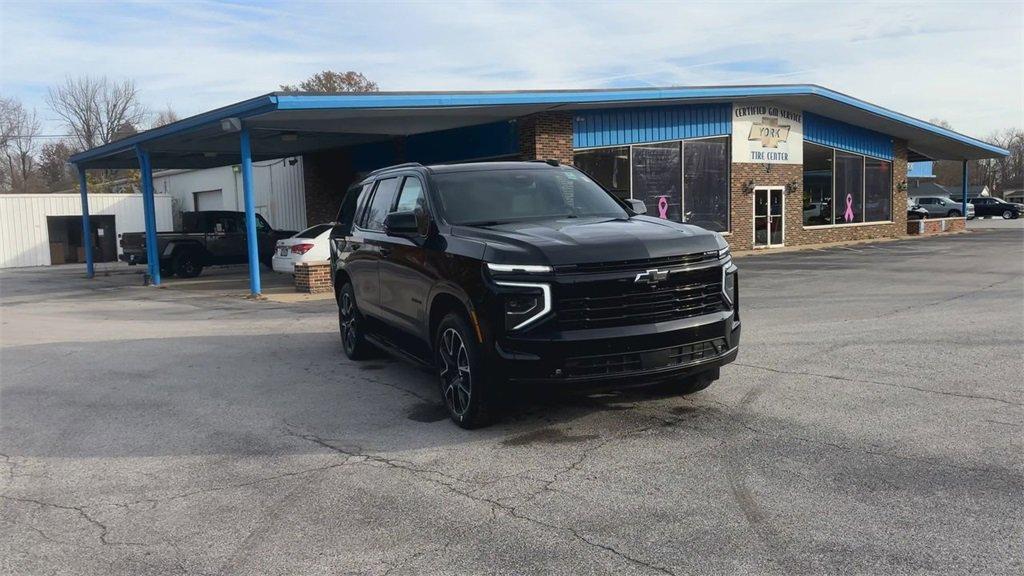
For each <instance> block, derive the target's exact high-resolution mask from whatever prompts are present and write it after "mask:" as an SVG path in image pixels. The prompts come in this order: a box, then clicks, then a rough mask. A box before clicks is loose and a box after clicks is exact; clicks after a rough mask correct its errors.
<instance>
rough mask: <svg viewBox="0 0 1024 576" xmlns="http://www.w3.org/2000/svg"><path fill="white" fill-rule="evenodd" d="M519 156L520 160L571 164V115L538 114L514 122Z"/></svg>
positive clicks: (565, 113)
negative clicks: (516, 126)
mask: <svg viewBox="0 0 1024 576" xmlns="http://www.w3.org/2000/svg"><path fill="white" fill-rule="evenodd" d="M517 122H518V133H519V154H520V156H521V157H522V159H523V160H549V159H554V160H558V161H559V162H561V163H562V164H570V165H571V164H572V114H571V113H569V112H541V113H539V114H531V115H530V116H524V117H522V118H520V119H519V120H518V121H517Z"/></svg>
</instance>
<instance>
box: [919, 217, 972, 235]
mask: <svg viewBox="0 0 1024 576" xmlns="http://www.w3.org/2000/svg"><path fill="white" fill-rule="evenodd" d="M966 228H967V221H966V220H964V219H963V218H959V217H958V218H928V219H925V220H908V221H907V234H909V235H911V236H919V235H921V234H941V233H943V232H961V231H963V230H965V229H966Z"/></svg>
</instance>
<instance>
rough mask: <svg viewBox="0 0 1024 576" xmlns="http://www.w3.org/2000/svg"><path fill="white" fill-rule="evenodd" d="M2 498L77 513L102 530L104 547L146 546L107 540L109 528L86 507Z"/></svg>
mask: <svg viewBox="0 0 1024 576" xmlns="http://www.w3.org/2000/svg"><path fill="white" fill-rule="evenodd" d="M0 498H3V499H5V500H10V501H12V502H23V503H27V504H35V505H36V506H40V507H43V508H55V509H57V510H68V511H71V512H75V513H77V514H78V515H79V516H81V517H82V518H83V519H84V520H85V521H86V522H88V523H90V524H92V525H93V526H95V527H97V528H99V529H100V537H99V540H100V543H101V544H103V545H104V546H145V544H143V543H141V542H114V541H111V540H108V539H107V535H108V534H109V532H110V529H109V528H107V525H106V524H104V523H103V522H100V521H99V520H97V519H95V518H93V517H92V516H90V515H89V513H88V512H86V511H85V508H86V507H85V506H68V505H65V504H54V503H52V502H45V501H43V500H36V499H34V498H19V497H16V496H8V495H6V494H0Z"/></svg>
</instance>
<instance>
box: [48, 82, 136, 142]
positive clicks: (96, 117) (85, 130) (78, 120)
mask: <svg viewBox="0 0 1024 576" xmlns="http://www.w3.org/2000/svg"><path fill="white" fill-rule="evenodd" d="M46 102H47V104H49V105H50V108H51V109H53V111H54V113H56V114H57V116H59V117H60V119H61V121H62V122H63V124H64V127H65V128H66V129H67V130H68V133H70V134H71V138H72V145H73V146H74V147H75V148H76V149H78V150H88V149H89V148H95V147H96V146H101V145H103V144H109V143H110V142H113V141H114V140H117V139H118V138H119V137H123V136H124V134H125V130H124V127H125V126H133V127H134V126H138V125H140V124H141V123H142V121H143V119H144V118H145V116H146V111H145V109H144V108H143V107H142V104H141V103H140V102H139V92H138V89H137V88H136V87H135V82H133V81H131V80H123V81H121V82H112V81H110V80H108V79H107V78H106V77H99V78H93V77H89V76H80V77H78V78H70V77H69V78H66V79H65V80H64V83H63V84H60V85H58V86H55V87H53V88H50V90H49V92H48V93H47V96H46Z"/></svg>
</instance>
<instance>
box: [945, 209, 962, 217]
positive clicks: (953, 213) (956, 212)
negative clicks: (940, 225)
mask: <svg viewBox="0 0 1024 576" xmlns="http://www.w3.org/2000/svg"><path fill="white" fill-rule="evenodd" d="M960 215H961V214H960V211H959V210H950V211H949V212H946V216H947V217H949V218H956V217H957V216H960Z"/></svg>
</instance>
